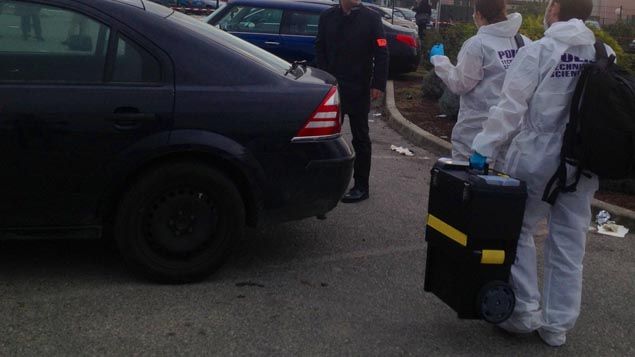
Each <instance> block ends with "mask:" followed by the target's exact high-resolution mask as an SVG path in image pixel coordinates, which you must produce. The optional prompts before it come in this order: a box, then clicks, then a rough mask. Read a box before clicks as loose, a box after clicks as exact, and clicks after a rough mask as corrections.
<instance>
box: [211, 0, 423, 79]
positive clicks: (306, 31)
mask: <svg viewBox="0 0 635 357" xmlns="http://www.w3.org/2000/svg"><path fill="white" fill-rule="evenodd" d="M333 5H334V3H333V2H331V1H321V0H234V1H231V2H229V3H228V5H227V6H226V7H224V8H222V9H220V10H218V11H217V12H215V13H214V14H212V15H210V16H209V17H208V18H207V19H205V22H207V23H209V24H210V25H212V26H216V27H218V28H220V29H222V30H224V31H227V32H229V33H231V34H233V35H236V36H238V37H240V38H242V39H244V40H246V41H249V42H250V43H252V44H254V45H256V46H258V47H260V48H263V49H265V50H267V51H269V52H271V53H273V54H275V55H276V56H279V57H281V58H283V59H285V60H287V61H289V62H295V61H307V63H309V64H313V63H314V60H315V37H316V35H317V31H318V22H319V17H320V14H321V13H322V11H325V10H326V9H328V8H330V7H331V6H333ZM365 5H366V4H365ZM382 22H383V24H384V30H385V31H386V39H387V42H388V51H389V52H390V70H391V72H393V73H404V72H410V71H414V70H416V69H417V66H418V65H419V63H420V61H421V49H420V48H419V38H418V35H417V32H416V31H415V30H412V29H409V28H405V27H402V26H398V25H393V24H390V23H389V22H387V21H385V20H383V21H382Z"/></svg>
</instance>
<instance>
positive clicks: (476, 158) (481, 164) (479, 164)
mask: <svg viewBox="0 0 635 357" xmlns="http://www.w3.org/2000/svg"><path fill="white" fill-rule="evenodd" d="M486 163H487V157H485V156H483V155H481V154H479V153H477V152H476V151H475V152H474V153H473V154H472V156H470V168H472V169H475V170H484V169H485V164H486Z"/></svg>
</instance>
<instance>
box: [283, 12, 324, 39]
mask: <svg viewBox="0 0 635 357" xmlns="http://www.w3.org/2000/svg"><path fill="white" fill-rule="evenodd" d="M319 21H320V14H316V13H311V12H304V11H287V14H286V17H285V23H284V25H283V27H282V33H284V34H289V35H301V36H317V32H318V23H319Z"/></svg>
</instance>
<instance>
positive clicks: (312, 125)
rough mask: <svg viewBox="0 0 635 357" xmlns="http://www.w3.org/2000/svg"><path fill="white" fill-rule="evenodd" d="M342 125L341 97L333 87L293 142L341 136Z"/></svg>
mask: <svg viewBox="0 0 635 357" xmlns="http://www.w3.org/2000/svg"><path fill="white" fill-rule="evenodd" d="M341 123H342V122H341V119H340V96H339V93H338V92H337V87H332V88H331V90H329V92H328V93H327V94H326V97H324V100H323V101H322V103H321V104H320V105H319V106H318V107H317V109H316V110H315V112H314V113H313V114H312V115H311V117H310V118H309V120H308V121H307V122H306V123H305V124H304V126H303V127H302V129H300V131H299V132H298V134H296V136H295V137H294V138H293V139H292V141H303V140H315V139H324V138H328V137H332V136H336V135H339V134H340V131H341V129H342V124H341Z"/></svg>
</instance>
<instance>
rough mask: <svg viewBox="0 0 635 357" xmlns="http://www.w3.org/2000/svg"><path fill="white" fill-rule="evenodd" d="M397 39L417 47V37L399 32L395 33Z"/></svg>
mask: <svg viewBox="0 0 635 357" xmlns="http://www.w3.org/2000/svg"><path fill="white" fill-rule="evenodd" d="M397 41H399V42H402V43H405V44H406V45H408V46H410V47H413V48H417V47H419V44H418V43H417V39H416V38H414V37H412V36H409V35H404V34H401V33H400V34H398V35H397Z"/></svg>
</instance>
